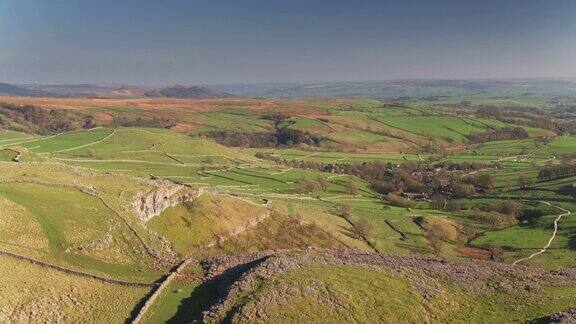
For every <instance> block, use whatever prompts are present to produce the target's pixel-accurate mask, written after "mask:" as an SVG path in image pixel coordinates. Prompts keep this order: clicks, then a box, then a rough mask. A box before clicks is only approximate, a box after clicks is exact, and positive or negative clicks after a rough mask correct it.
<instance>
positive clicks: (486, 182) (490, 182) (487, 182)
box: [476, 173, 496, 190]
mask: <svg viewBox="0 0 576 324" xmlns="http://www.w3.org/2000/svg"><path fill="white" fill-rule="evenodd" d="M476 180H477V183H478V186H479V187H481V188H483V189H485V190H489V189H492V188H494V185H495V184H496V181H494V177H493V176H491V175H489V174H488V173H482V174H480V175H478V177H477V179H476Z"/></svg>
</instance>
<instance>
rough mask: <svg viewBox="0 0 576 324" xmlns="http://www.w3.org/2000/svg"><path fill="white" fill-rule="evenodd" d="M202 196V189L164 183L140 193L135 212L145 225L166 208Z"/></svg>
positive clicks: (135, 204) (137, 197)
mask: <svg viewBox="0 0 576 324" xmlns="http://www.w3.org/2000/svg"><path fill="white" fill-rule="evenodd" d="M201 194H202V189H194V188H189V187H186V186H181V185H175V184H173V183H170V182H162V183H161V184H160V185H159V186H158V187H157V188H155V189H154V190H151V191H148V192H142V193H139V194H138V195H137V196H136V199H135V200H134V203H133V205H134V211H135V213H136V215H137V216H138V218H140V220H141V221H142V222H143V223H147V222H148V221H149V220H150V219H152V217H154V216H157V215H160V213H162V212H163V211H164V210H165V209H166V208H168V207H172V206H176V205H178V204H181V203H184V202H187V201H192V200H194V199H196V198H198V197H199V196H200V195H201Z"/></svg>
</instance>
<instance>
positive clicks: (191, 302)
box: [166, 257, 267, 324]
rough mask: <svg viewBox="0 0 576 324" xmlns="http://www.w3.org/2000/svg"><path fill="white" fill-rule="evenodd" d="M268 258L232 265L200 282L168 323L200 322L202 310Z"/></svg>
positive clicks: (208, 307) (215, 301)
mask: <svg viewBox="0 0 576 324" xmlns="http://www.w3.org/2000/svg"><path fill="white" fill-rule="evenodd" d="M266 259H267V258H266V257H263V258H261V259H257V260H254V261H251V262H248V263H245V264H240V265H237V266H235V267H232V268H230V269H228V270H226V271H224V273H222V274H220V275H218V276H216V277H215V278H213V279H210V280H207V281H205V282H203V283H202V284H200V285H199V286H198V287H196V288H195V289H194V291H192V294H191V295H190V297H188V298H184V299H183V300H182V302H181V303H180V306H178V309H177V311H176V314H175V315H174V316H173V317H172V318H170V319H169V320H168V321H167V322H166V323H168V324H179V323H190V322H199V321H201V320H202V312H204V311H206V310H209V309H210V307H211V306H212V305H214V304H215V303H217V302H218V301H219V300H220V299H221V298H224V297H225V296H224V294H223V292H225V291H226V290H227V289H228V288H229V287H230V286H231V285H232V284H234V282H236V281H237V280H238V279H240V277H242V275H244V274H245V273H246V272H247V271H249V270H250V269H252V268H254V267H257V266H258V265H259V264H260V263H262V262H264V261H265V260H266Z"/></svg>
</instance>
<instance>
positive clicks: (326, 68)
mask: <svg viewBox="0 0 576 324" xmlns="http://www.w3.org/2000/svg"><path fill="white" fill-rule="evenodd" d="M0 44H1V47H0V82H13V83H129V84H142V85H145V84H149V85H160V84H172V83H185V84H195V83H203V84H206V83H235V82H268V81H320V80H350V81H356V80H382V79H395V78H507V77H576V1H574V0H420V1H416V0H394V1H387V0H379V1H369V0H347V1H344V0H324V1H323V0H228V1H225V0H206V1H203V0H198V1H195V0H155V1H146V0H115V1H110V0H93V1H92V0H91V1H88V0H57V1H56V0H54V1H46V0H0Z"/></svg>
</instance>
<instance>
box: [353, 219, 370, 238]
mask: <svg viewBox="0 0 576 324" xmlns="http://www.w3.org/2000/svg"><path fill="white" fill-rule="evenodd" d="M354 230H355V231H356V234H358V236H361V237H366V236H368V235H369V234H370V232H371V231H372V225H371V224H370V222H368V221H367V220H366V219H364V218H362V219H361V220H359V221H358V222H356V224H354Z"/></svg>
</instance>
